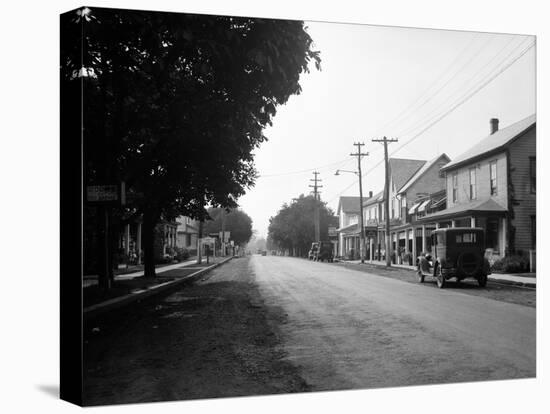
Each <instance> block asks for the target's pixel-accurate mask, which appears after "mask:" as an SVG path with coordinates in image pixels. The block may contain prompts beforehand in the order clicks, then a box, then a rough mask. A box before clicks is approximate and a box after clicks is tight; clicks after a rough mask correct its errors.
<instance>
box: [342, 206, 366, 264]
mask: <svg viewBox="0 0 550 414" xmlns="http://www.w3.org/2000/svg"><path fill="white" fill-rule="evenodd" d="M360 200H361V199H360V198H359V197H340V200H339V201H338V209H337V211H336V214H337V215H338V229H337V230H336V231H337V233H338V247H337V250H338V256H340V257H344V258H351V259H354V258H356V257H358V255H359V214H360V213H359V212H360V207H361V205H360Z"/></svg>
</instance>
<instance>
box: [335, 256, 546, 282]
mask: <svg viewBox="0 0 550 414" xmlns="http://www.w3.org/2000/svg"><path fill="white" fill-rule="evenodd" d="M338 263H342V264H344V265H345V264H346V262H345V261H344V262H338ZM348 264H351V265H356V264H360V263H348ZM364 264H365V265H368V266H373V267H377V268H382V269H385V270H390V271H391V270H409V271H411V272H414V269H408V268H406V267H399V266H391V267H389V268H388V267H386V266H385V265H383V264H379V263H367V262H365V263H364ZM493 275H498V273H492V274H491V275H489V276H488V278H489V280H490V281H493V282H497V283H501V284H503V285H511V286H518V287H528V288H532V289H536V287H537V284H536V283H529V282H516V281H514V280H506V279H499V278H498V277H491V276H493Z"/></svg>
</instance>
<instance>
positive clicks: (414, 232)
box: [411, 227, 418, 263]
mask: <svg viewBox="0 0 550 414" xmlns="http://www.w3.org/2000/svg"><path fill="white" fill-rule="evenodd" d="M411 231H412V241H413V243H412V244H413V251H412V256H413V263H414V261H415V260H416V257H418V252H417V251H416V250H417V249H416V228H414V227H413V228H412V230H411Z"/></svg>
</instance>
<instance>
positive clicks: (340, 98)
mask: <svg viewBox="0 0 550 414" xmlns="http://www.w3.org/2000/svg"><path fill="white" fill-rule="evenodd" d="M306 26H307V31H308V33H309V34H310V36H311V37H312V39H313V41H314V49H315V50H319V51H320V54H321V59H322V61H321V71H316V70H315V69H314V68H311V71H310V72H309V73H305V74H302V76H301V78H300V84H301V86H302V93H301V94H300V95H294V96H292V97H291V98H290V99H289V101H288V102H287V103H286V104H285V105H284V106H280V107H279V108H278V111H277V114H276V116H275V117H274V118H273V125H272V126H271V127H268V128H266V130H265V135H266V136H267V138H268V141H267V142H265V143H263V144H262V145H261V147H260V148H259V149H258V150H256V152H255V164H256V168H257V170H258V172H259V174H260V177H259V178H258V180H257V182H256V185H255V186H254V187H253V188H252V189H250V190H249V191H248V192H247V193H246V194H245V195H244V196H243V197H241V199H240V200H239V204H240V206H241V207H242V209H243V210H244V211H245V212H246V213H247V214H249V215H250V216H251V217H252V220H253V227H254V229H255V230H256V231H257V235H258V236H261V237H266V236H267V229H268V225H269V218H270V217H272V216H274V215H276V214H277V211H278V210H279V209H280V208H281V206H282V205H283V204H284V203H286V202H290V201H291V200H292V198H293V197H298V196H299V195H300V194H308V193H309V192H310V191H311V190H312V189H311V188H310V187H309V185H311V184H312V182H311V181H310V179H312V178H313V174H312V172H313V171H319V172H320V175H319V178H321V180H322V182H321V183H320V184H321V185H322V186H323V187H322V188H321V189H320V190H321V199H322V200H323V201H325V202H327V203H328V206H329V207H331V208H332V209H333V210H334V211H336V209H337V206H338V199H339V197H340V196H342V195H343V196H358V195H359V184H358V181H357V178H356V176H355V175H354V174H351V173H341V174H340V175H339V176H335V172H336V169H345V170H350V171H353V170H357V158H356V157H352V156H350V154H351V153H352V152H355V149H356V148H355V147H354V146H353V143H354V142H362V143H364V144H365V146H364V147H363V151H367V152H368V153H369V155H368V156H366V157H364V158H363V159H362V170H363V194H364V195H366V194H368V192H369V191H373V192H374V193H376V192H378V191H381V190H382V189H383V185H384V164H383V146H382V145H381V144H380V143H374V142H372V141H371V140H372V139H375V138H382V137H383V136H386V137H388V138H397V139H398V142H396V143H392V144H390V145H389V147H388V150H389V154H390V156H393V157H398V158H412V159H423V160H430V159H432V158H434V157H436V156H437V155H439V154H441V153H446V154H447V155H448V156H449V157H450V158H451V159H453V158H454V157H456V156H458V155H460V154H461V153H462V152H464V151H465V150H466V149H468V148H469V147H470V146H472V145H474V144H475V143H476V142H478V140H480V139H482V138H484V137H485V136H487V135H488V134H489V119H490V118H498V119H499V120H500V128H503V127H506V126H507V125H509V124H512V123H514V122H516V121H519V120H521V119H523V118H525V117H527V116H529V115H531V114H533V113H535V110H536V109H535V107H536V95H535V53H536V51H535V50H536V47H532V46H533V45H534V44H535V37H534V36H524V35H512V34H494V33H480V32H466V31H450V30H432V29H417V28H400V27H389V26H371V25H362V24H340V23H324V22H306Z"/></svg>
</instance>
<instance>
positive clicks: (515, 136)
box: [420, 115, 536, 260]
mask: <svg viewBox="0 0 550 414" xmlns="http://www.w3.org/2000/svg"><path fill="white" fill-rule="evenodd" d="M490 126H491V129H490V132H491V134H490V135H489V136H487V137H485V138H483V139H482V140H480V141H479V143H478V144H476V145H474V146H473V147H472V148H470V149H469V150H468V151H466V152H465V153H464V154H462V155H460V156H459V157H457V158H456V159H455V160H453V161H452V162H449V163H448V164H446V165H445V166H444V167H443V168H442V169H441V171H442V172H443V173H444V176H445V182H446V192H447V200H446V204H447V206H446V208H445V209H444V210H441V211H438V212H433V213H431V214H427V215H426V216H424V217H422V218H421V219H420V221H421V222H422V223H431V224H435V225H436V226H437V227H451V226H453V227H454V226H456V227H458V226H476V227H482V228H484V229H485V239H486V245H487V248H488V255H489V256H490V258H492V260H495V259H498V258H501V257H504V256H506V255H508V254H509V253H516V254H526V255H527V254H529V251H530V250H531V251H534V250H535V248H536V117H535V115H532V116H529V117H527V118H525V119H523V120H521V121H519V122H516V123H514V124H512V125H510V126H508V127H506V128H503V129H500V130H499V128H498V119H491V122H490Z"/></svg>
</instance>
